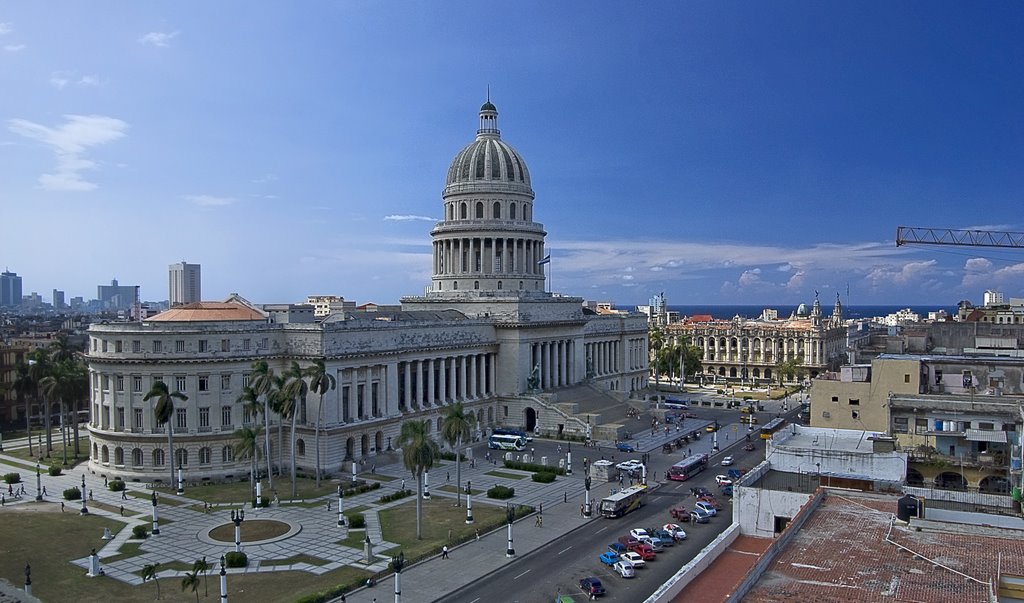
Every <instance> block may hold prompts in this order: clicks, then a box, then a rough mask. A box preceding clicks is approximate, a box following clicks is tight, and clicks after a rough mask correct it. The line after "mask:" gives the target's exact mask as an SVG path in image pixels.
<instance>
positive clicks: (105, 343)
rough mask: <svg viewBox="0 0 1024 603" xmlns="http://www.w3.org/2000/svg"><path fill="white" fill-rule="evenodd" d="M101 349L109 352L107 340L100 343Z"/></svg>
mask: <svg viewBox="0 0 1024 603" xmlns="http://www.w3.org/2000/svg"><path fill="white" fill-rule="evenodd" d="M100 348H102V349H101V351H103V352H106V351H107V340H106V339H104V340H103V341H102V342H100Z"/></svg>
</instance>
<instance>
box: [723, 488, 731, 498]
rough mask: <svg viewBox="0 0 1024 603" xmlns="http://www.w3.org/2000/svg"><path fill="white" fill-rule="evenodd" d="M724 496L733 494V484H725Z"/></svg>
mask: <svg viewBox="0 0 1024 603" xmlns="http://www.w3.org/2000/svg"><path fill="white" fill-rule="evenodd" d="M722 496H732V486H724V487H723V488H722Z"/></svg>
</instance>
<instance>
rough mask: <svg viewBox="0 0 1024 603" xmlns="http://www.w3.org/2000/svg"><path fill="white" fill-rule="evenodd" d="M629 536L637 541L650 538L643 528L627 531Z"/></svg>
mask: <svg viewBox="0 0 1024 603" xmlns="http://www.w3.org/2000/svg"><path fill="white" fill-rule="evenodd" d="M629 535H630V536H632V537H633V538H636V539H637V540H646V539H647V538H650V537H651V535H650V533H648V531H647V530H645V529H643V528H633V529H632V530H630V531H629Z"/></svg>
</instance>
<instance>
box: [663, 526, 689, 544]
mask: <svg viewBox="0 0 1024 603" xmlns="http://www.w3.org/2000/svg"><path fill="white" fill-rule="evenodd" d="M661 529H663V530H665V531H666V532H668V533H669V534H672V538H675V539H676V540H686V532H684V531H683V528H681V527H679V524H677V523H666V524H665V525H663V526H661Z"/></svg>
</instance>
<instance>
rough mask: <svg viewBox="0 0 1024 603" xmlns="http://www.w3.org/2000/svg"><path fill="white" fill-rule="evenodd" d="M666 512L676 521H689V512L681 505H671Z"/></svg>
mask: <svg viewBox="0 0 1024 603" xmlns="http://www.w3.org/2000/svg"><path fill="white" fill-rule="evenodd" d="M668 514H669V515H671V516H672V519H674V520H676V521H680V522H683V521H690V512H689V511H688V510H687V509H686V507H684V506H683V505H679V506H677V507H672V508H671V509H669V510H668Z"/></svg>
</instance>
